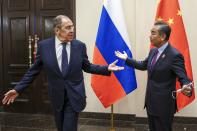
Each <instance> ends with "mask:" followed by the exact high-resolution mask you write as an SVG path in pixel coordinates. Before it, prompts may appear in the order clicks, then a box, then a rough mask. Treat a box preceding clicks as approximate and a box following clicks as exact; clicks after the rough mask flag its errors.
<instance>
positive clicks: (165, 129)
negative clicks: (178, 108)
mask: <svg viewBox="0 0 197 131" xmlns="http://www.w3.org/2000/svg"><path fill="white" fill-rule="evenodd" d="M173 118H174V115H171V116H163V117H162V116H153V115H150V114H148V124H149V129H150V131H172V123H173Z"/></svg>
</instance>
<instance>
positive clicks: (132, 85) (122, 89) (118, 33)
mask: <svg viewBox="0 0 197 131" xmlns="http://www.w3.org/2000/svg"><path fill="white" fill-rule="evenodd" d="M116 50H119V51H121V52H122V51H126V53H127V54H128V56H129V57H131V58H132V53H131V47H130V42H129V37H128V33H127V30H126V25H125V21H124V15H123V12H122V4H121V0H104V3H103V8H102V13H101V18H100V23H99V27H98V33H97V38H96V45H95V48H94V56H93V63H94V64H100V65H106V64H110V63H112V62H113V61H115V60H116V59H117V57H116V56H115V55H114V51H116ZM118 65H119V66H125V61H123V60H119V64H118ZM91 84H92V88H93V90H94V92H95V94H96V95H97V97H98V98H99V100H100V101H101V103H102V104H103V105H104V107H105V108H107V107H109V106H110V105H112V104H114V103H115V102H116V101H118V100H119V99H121V98H123V97H124V96H126V95H127V94H129V93H130V92H132V91H133V90H135V89H136V88H137V83H136V77H135V72H134V69H133V68H131V67H127V66H125V69H124V70H122V71H119V72H114V73H112V74H111V76H110V77H108V76H100V75H92V79H91Z"/></svg>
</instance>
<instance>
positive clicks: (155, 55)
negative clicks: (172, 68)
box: [150, 50, 159, 70]
mask: <svg viewBox="0 0 197 131" xmlns="http://www.w3.org/2000/svg"><path fill="white" fill-rule="evenodd" d="M158 53H159V51H158V50H156V51H155V53H154V56H153V58H152V61H151V67H150V69H151V70H152V69H153V67H154V65H155V63H156V62H157V56H158Z"/></svg>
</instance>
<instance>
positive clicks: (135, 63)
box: [125, 58, 148, 70]
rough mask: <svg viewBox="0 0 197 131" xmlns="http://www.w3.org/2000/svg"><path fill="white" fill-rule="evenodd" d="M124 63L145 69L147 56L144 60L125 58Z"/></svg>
mask: <svg viewBox="0 0 197 131" xmlns="http://www.w3.org/2000/svg"><path fill="white" fill-rule="evenodd" d="M125 64H126V65H128V66H131V67H133V68H136V69H138V70H147V64H148V58H146V59H145V60H144V61H136V60H135V59H132V58H127V59H126V61H125Z"/></svg>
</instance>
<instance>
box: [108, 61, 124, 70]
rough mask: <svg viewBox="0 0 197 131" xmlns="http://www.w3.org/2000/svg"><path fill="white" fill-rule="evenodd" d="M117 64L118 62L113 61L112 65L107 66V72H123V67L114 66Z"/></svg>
mask: <svg viewBox="0 0 197 131" xmlns="http://www.w3.org/2000/svg"><path fill="white" fill-rule="evenodd" d="M117 62H118V60H115V61H114V62H113V63H111V64H109V66H108V70H109V71H121V70H124V67H121V66H117V65H116V63H117Z"/></svg>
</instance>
